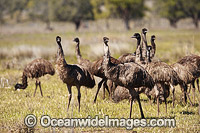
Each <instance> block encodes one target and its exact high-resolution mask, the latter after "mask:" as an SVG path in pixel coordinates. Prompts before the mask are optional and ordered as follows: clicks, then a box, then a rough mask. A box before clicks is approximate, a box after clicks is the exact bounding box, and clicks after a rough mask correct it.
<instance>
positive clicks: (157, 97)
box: [157, 96, 160, 116]
mask: <svg viewBox="0 0 200 133" xmlns="http://www.w3.org/2000/svg"><path fill="white" fill-rule="evenodd" d="M157 107H158V116H159V113H160V108H159V96H157Z"/></svg>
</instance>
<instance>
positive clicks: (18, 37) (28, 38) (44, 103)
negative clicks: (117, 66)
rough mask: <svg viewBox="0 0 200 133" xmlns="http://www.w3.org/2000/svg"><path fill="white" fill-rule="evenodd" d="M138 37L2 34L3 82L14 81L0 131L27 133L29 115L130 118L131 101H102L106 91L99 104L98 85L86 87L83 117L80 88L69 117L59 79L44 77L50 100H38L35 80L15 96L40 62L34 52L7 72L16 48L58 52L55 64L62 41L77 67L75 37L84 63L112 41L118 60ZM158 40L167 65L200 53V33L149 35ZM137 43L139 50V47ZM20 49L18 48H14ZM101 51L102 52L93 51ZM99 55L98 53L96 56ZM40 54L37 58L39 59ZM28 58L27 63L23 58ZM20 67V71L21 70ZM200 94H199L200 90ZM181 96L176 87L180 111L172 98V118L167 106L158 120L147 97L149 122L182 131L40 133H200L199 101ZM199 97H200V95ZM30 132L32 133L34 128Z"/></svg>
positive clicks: (0, 96) (0, 93) (3, 99)
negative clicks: (171, 121)
mask: <svg viewBox="0 0 200 133" xmlns="http://www.w3.org/2000/svg"><path fill="white" fill-rule="evenodd" d="M134 32H140V29H136V30H135V31H128V32H127V31H121V32H119V31H107V32H90V31H87V32H85V31H80V32H77V33H76V32H72V31H66V32H61V33H59V32H52V33H51V32H49V33H30V34H23V33H17V34H3V35H0V47H1V48H2V49H3V48H8V50H5V51H4V53H3V54H1V56H0V57H1V58H0V62H1V66H0V77H1V78H2V77H4V78H6V79H8V81H9V88H5V87H0V114H1V115H0V132H7V131H17V132H19V131H25V130H27V127H26V126H25V125H24V118H25V116H26V115H28V114H34V115H36V116H37V118H38V119H39V118H40V117H41V116H42V115H49V116H50V117H52V118H53V117H55V118H86V117H87V116H88V115H90V116H92V117H94V116H95V115H99V117H104V116H105V115H109V117H110V118H111V117H112V118H122V117H124V118H128V117H129V102H128V101H127V100H124V101H122V102H120V103H117V104H116V103H113V102H112V101H111V100H109V98H108V94H106V99H105V100H103V99H102V90H100V93H99V96H98V99H97V103H96V104H93V99H94V96H95V93H96V89H97V86H95V87H94V88H93V89H87V95H86V89H85V88H84V87H82V88H81V93H82V97H81V112H80V113H79V112H78V101H77V89H76V88H75V87H73V89H72V103H71V106H70V110H69V111H68V112H67V103H68V91H67V87H66V85H65V84H63V83H62V81H61V80H60V79H59V77H58V75H57V74H56V75H55V76H53V77H51V76H45V77H42V78H41V82H42V90H43V94H44V97H41V96H40V92H39V89H38V90H37V93H36V97H33V93H34V89H35V80H31V79H29V86H28V88H27V89H25V90H19V91H14V84H15V83H16V82H21V81H20V77H21V74H22V71H23V66H24V65H25V64H26V63H27V62H29V60H32V59H33V58H36V57H39V56H40V55H38V53H37V51H34V49H33V51H32V52H33V55H31V57H30V58H28V59H27V58H26V54H27V55H29V54H28V53H23V54H17V55H18V56H19V57H18V58H17V59H16V62H17V64H15V63H16V62H14V64H15V65H14V67H11V68H10V69H6V67H5V63H6V62H9V61H13V60H14V58H13V56H16V54H15V53H14V52H15V51H14V52H10V51H9V50H10V49H13V48H15V47H18V46H21V45H25V47H24V51H26V48H29V47H39V48H40V47H41V46H43V47H44V48H46V49H45V50H43V51H42V52H44V53H45V52H46V50H48V49H49V48H52V50H51V52H48V53H46V54H47V55H48V56H49V57H50V59H51V60H55V54H56V49H57V46H56V42H55V37H56V36H57V35H60V36H61V37H62V42H63V45H65V49H64V52H65V57H66V60H67V62H69V63H77V61H76V57H75V52H74V51H75V45H73V44H74V42H73V41H72V40H73V38H75V37H79V38H80V39H81V52H82V55H83V57H84V58H87V59H89V60H96V59H97V58H98V57H97V56H101V53H103V48H102V47H103V45H102V37H103V36H108V37H109V38H110V44H111V45H110V49H111V54H112V55H113V56H114V57H116V58H117V57H119V56H120V55H121V54H122V53H126V52H132V51H133V50H134V49H135V46H136V41H135V40H132V39H130V36H132V34H133V33H134ZM152 34H155V35H156V44H157V52H156V56H157V57H158V58H160V59H161V60H163V61H166V62H167V63H170V64H171V63H174V62H176V61H177V60H178V59H179V58H180V57H183V56H185V55H186V53H187V52H188V53H196V54H199V52H198V51H199V50H200V45H199V44H198V43H199V42H200V38H199V36H200V31H196V30H151V29H150V31H149V32H148V35H147V37H148V42H149V43H150V41H149V40H150V35H152ZM133 44H134V45H133ZM14 50H15V49H14ZM93 50H96V51H93ZM92 51H93V52H92ZM35 55H37V56H36V57H35ZM21 56H23V58H22V57H21ZM17 66H20V67H17ZM196 94H198V92H197V91H196ZM180 97H181V91H180V88H179V87H176V104H175V105H176V106H175V108H173V107H172V103H171V100H172V97H171V95H170V97H169V98H168V101H169V103H168V113H167V114H166V113H165V105H164V104H161V105H160V110H161V113H160V115H159V117H158V116H157V105H156V104H152V105H150V104H149V101H148V100H147V97H146V96H145V95H143V94H142V95H141V99H142V107H143V111H144V114H145V117H146V118H163V117H164V118H170V117H174V118H175V120H176V127H174V128H169V127H155V128H150V127H146V128H141V127H139V128H134V129H133V130H131V131H129V130H126V129H125V128H75V129H72V128H43V127H41V126H40V124H39V122H38V124H37V125H36V127H35V128H34V130H35V131H36V132H52V131H54V130H55V131H61V132H64V131H73V130H74V131H89V132H93V131H96V132H101V131H105V132H132V131H137V132H199V131H200V116H199V115H198V101H197V99H196V102H195V103H196V104H195V106H190V105H189V104H188V105H186V106H185V105H183V104H182V102H181V101H180ZM198 97H200V96H199V95H198ZM132 118H140V112H139V108H138V103H137V102H135V103H134V105H133V112H132ZM29 130H30V129H29Z"/></svg>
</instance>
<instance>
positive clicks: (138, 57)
mask: <svg viewBox="0 0 200 133" xmlns="http://www.w3.org/2000/svg"><path fill="white" fill-rule="evenodd" d="M140 42H141V38H137V49H136V59H135V61H136V62H137V63H139V62H140V61H141V60H142V48H141V45H140Z"/></svg>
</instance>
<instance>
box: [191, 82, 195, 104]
mask: <svg viewBox="0 0 200 133" xmlns="http://www.w3.org/2000/svg"><path fill="white" fill-rule="evenodd" d="M194 82H195V80H193V81H192V91H193V101H194V104H195V85H194Z"/></svg>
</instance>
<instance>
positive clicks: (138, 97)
mask: <svg viewBox="0 0 200 133" xmlns="http://www.w3.org/2000/svg"><path fill="white" fill-rule="evenodd" d="M137 101H138V104H139V108H140V113H141V118H142V119H144V113H143V111H142V105H141V102H140V95H139V94H138V95H137Z"/></svg>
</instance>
